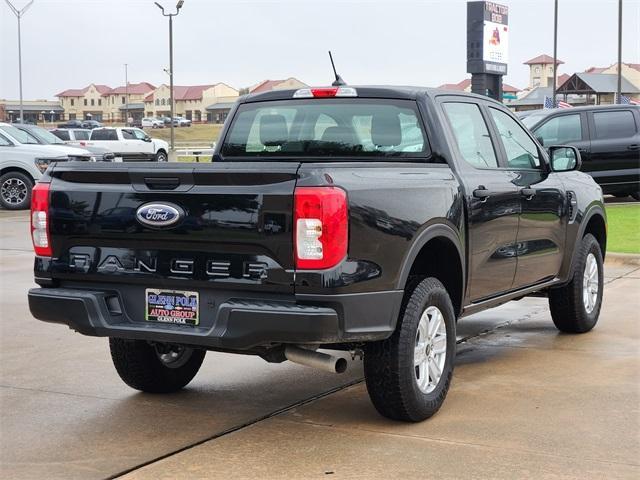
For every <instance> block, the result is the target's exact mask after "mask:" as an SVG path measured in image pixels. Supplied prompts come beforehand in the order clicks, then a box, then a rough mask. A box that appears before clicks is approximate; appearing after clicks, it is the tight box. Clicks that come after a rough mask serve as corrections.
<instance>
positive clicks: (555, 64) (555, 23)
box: [551, 0, 622, 108]
mask: <svg viewBox="0 0 640 480" xmlns="http://www.w3.org/2000/svg"><path fill="white" fill-rule="evenodd" d="M620 1H622V0H620ZM557 68H558V0H554V2H553V90H552V92H553V96H552V97H551V99H552V101H553V107H552V108H555V107H556V87H557V85H556V79H557V78H558V72H557Z"/></svg>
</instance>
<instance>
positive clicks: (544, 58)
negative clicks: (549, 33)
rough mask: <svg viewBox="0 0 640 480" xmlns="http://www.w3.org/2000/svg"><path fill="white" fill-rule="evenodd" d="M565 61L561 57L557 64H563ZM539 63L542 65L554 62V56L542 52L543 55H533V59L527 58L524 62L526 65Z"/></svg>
mask: <svg viewBox="0 0 640 480" xmlns="http://www.w3.org/2000/svg"><path fill="white" fill-rule="evenodd" d="M563 63H564V62H563V61H562V60H560V59H559V58H558V59H556V65H562V64H563ZM537 64H541V65H547V64H553V57H552V56H549V55H547V54H542V55H538V56H537V57H533V58H532V59H531V60H527V61H526V62H524V65H537Z"/></svg>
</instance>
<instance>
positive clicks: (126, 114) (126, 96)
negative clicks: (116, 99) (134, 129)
mask: <svg viewBox="0 0 640 480" xmlns="http://www.w3.org/2000/svg"><path fill="white" fill-rule="evenodd" d="M128 67H129V64H127V63H125V64H124V102H125V103H124V125H125V127H128V126H129V125H127V124H128V123H129V71H128Z"/></svg>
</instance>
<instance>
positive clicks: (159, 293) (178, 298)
mask: <svg viewBox="0 0 640 480" xmlns="http://www.w3.org/2000/svg"><path fill="white" fill-rule="evenodd" d="M144 319H145V320H146V321H147V322H154V323H169V324H176V325H187V326H192V327H196V326H198V325H199V324H200V295H199V293H198V292H194V291H190V290H169V289H165V288H147V289H145V291H144Z"/></svg>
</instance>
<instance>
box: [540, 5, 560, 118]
mask: <svg viewBox="0 0 640 480" xmlns="http://www.w3.org/2000/svg"><path fill="white" fill-rule="evenodd" d="M543 68H544V66H543ZM557 69H558V0H555V1H554V2H553V90H552V92H553V97H552V98H553V108H556V87H557V85H556V82H557V78H558V72H557Z"/></svg>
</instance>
